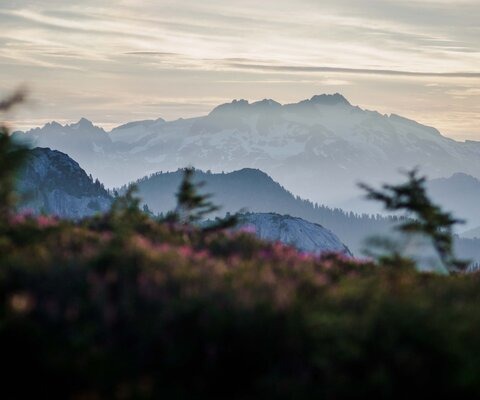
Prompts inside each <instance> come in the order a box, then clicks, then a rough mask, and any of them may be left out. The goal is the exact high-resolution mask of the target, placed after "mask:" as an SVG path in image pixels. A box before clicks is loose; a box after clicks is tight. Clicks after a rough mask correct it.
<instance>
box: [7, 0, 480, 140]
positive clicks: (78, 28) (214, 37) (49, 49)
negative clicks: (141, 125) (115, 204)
mask: <svg viewBox="0 0 480 400" xmlns="http://www.w3.org/2000/svg"><path fill="white" fill-rule="evenodd" d="M479 21H480V0H422V1H418V0H415V1H414V0H402V1H399V0H398V1H397V0H395V1H394V0H362V1H359V0H321V1H319V0H262V1H258V0H255V1H253V0H242V1H240V2H238V1H227V0H203V1H198V0H181V1H179V0H175V1H170V0H117V1H113V0H95V1H94V0H82V1H73V0H70V1H65V0H34V1H33V0H8V1H1V2H0V26H1V27H2V29H1V30H0V95H3V96H4V95H6V94H7V93H9V92H10V91H12V90H14V89H15V88H16V87H18V86H20V85H24V86H26V87H27V88H28V90H29V93H30V101H29V102H28V104H26V105H25V106H24V107H22V108H20V109H17V110H15V111H14V112H13V113H12V114H10V115H9V116H8V118H9V120H10V122H11V124H12V125H13V127H14V128H16V129H27V128H31V127H35V126H40V125H43V124H44V123H46V122H48V121H51V120H56V121H58V122H60V123H70V122H75V121H77V120H78V119H80V117H86V118H88V119H90V120H92V121H93V122H94V123H95V124H97V125H100V126H103V127H104V128H105V129H111V128H112V127H114V126H117V125H120V124H122V123H125V122H128V121H133V120H143V119H155V118H159V117H162V118H164V119H167V120H172V119H177V118H180V117H184V118H186V117H191V116H198V115H204V114H206V113H208V112H209V111H210V110H211V109H212V108H213V107H214V106H216V105H218V104H221V103H225V102H229V101H231V100H233V99H240V98H243V99H247V100H250V101H255V100H261V99H264V98H272V99H275V100H277V101H279V102H281V103H292V102H297V101H299V100H302V99H305V98H310V97H312V96H313V95H315V94H321V93H335V92H339V93H342V94H343V95H344V96H345V97H346V98H347V99H348V100H349V101H350V102H351V103H352V104H355V105H359V106H360V107H362V108H365V109H370V110H377V111H379V112H381V113H386V114H390V113H395V114H399V115H402V116H405V117H408V118H412V119H415V120H417V121H418V122H421V123H424V124H427V125H431V126H434V127H436V128H437V129H439V130H440V131H441V132H442V133H443V134H444V135H446V136H449V137H452V138H454V139H457V140H465V139H473V140H480V23H479Z"/></svg>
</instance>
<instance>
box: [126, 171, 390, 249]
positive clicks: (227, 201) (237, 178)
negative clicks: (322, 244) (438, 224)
mask: <svg viewBox="0 0 480 400" xmlns="http://www.w3.org/2000/svg"><path fill="white" fill-rule="evenodd" d="M182 176H183V171H182V170H178V171H176V172H166V173H156V174H153V175H151V176H149V177H145V178H143V179H140V180H139V181H137V182H135V184H136V186H137V187H138V189H139V197H140V198H141V199H142V201H143V202H144V203H146V204H147V205H148V207H149V208H150V209H151V210H152V211H153V212H154V213H166V212H168V211H171V210H172V209H174V207H175V204H176V199H175V193H176V192H177V190H178V186H179V185H180V182H181V179H182ZM194 181H196V182H197V183H199V182H204V183H205V186H204V187H203V188H201V192H203V193H205V194H206V193H211V194H212V195H213V201H214V202H215V203H216V204H219V205H221V206H222V209H221V211H220V212H218V213H217V215H219V216H220V215H224V214H225V213H226V212H230V213H236V212H239V211H248V212H254V213H270V212H273V213H278V214H281V215H291V216H294V217H299V218H302V219H304V220H307V221H310V222H313V223H318V224H320V225H322V226H324V227H326V228H327V229H329V230H331V231H332V232H334V233H335V234H336V235H338V237H339V238H340V239H341V240H342V241H343V242H344V243H345V244H346V245H347V246H348V248H349V249H350V250H351V251H352V252H353V253H354V254H356V255H359V254H360V253H361V249H362V244H363V240H364V239H365V238H366V237H367V236H370V235H373V234H381V233H385V232H387V231H388V230H389V228H390V226H391V224H392V222H393V219H388V218H384V217H380V216H370V215H356V214H354V213H347V212H345V211H343V210H340V209H331V208H329V207H325V206H322V205H318V204H315V203H312V202H310V201H308V200H303V199H300V198H299V197H295V196H294V195H293V194H292V193H290V192H289V191H287V190H286V189H285V188H283V187H282V186H281V185H280V184H278V183H277V182H275V181H274V180H273V179H272V178H270V177H269V176H268V175H267V174H265V173H264V172H262V171H259V170H256V169H249V168H245V169H242V170H239V171H234V172H231V173H220V174H215V173H208V172H203V171H198V170H197V171H196V173H195V177H194ZM125 189H126V187H123V188H122V189H121V190H120V192H122V191H124V190H125Z"/></svg>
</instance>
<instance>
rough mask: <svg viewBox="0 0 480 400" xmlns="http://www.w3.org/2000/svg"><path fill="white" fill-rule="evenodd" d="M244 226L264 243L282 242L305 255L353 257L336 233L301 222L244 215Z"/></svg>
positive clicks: (300, 220)
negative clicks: (323, 254)
mask: <svg viewBox="0 0 480 400" xmlns="http://www.w3.org/2000/svg"><path fill="white" fill-rule="evenodd" d="M240 226H241V227H243V228H247V229H251V230H252V232H254V233H255V235H257V236H258V237H259V238H261V239H264V240H268V241H272V242H281V243H284V244H287V245H290V246H293V247H295V248H296V249H297V250H299V251H301V252H304V253H312V254H321V253H326V252H335V253H342V254H345V255H348V256H351V255H352V254H351V253H350V250H349V249H348V248H347V246H345V245H344V244H343V243H342V242H341V241H340V239H339V238H338V237H337V236H336V235H335V234H334V233H333V232H331V231H329V230H328V229H326V228H324V227H323V226H321V225H319V224H314V223H311V222H308V221H305V220H303V219H301V218H296V217H291V216H289V215H280V214H275V213H258V214H244V215H242V216H241V218H240Z"/></svg>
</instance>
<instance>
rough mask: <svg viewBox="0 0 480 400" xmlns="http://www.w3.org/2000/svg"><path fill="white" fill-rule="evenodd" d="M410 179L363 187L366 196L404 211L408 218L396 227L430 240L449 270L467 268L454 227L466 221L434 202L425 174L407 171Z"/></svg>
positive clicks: (388, 207)
mask: <svg viewBox="0 0 480 400" xmlns="http://www.w3.org/2000/svg"><path fill="white" fill-rule="evenodd" d="M406 176H407V179H408V180H407V182H406V183H404V184H400V185H383V186H382V189H381V190H376V189H373V188H372V187H371V186H368V185H366V184H360V187H361V188H362V189H364V190H365V191H366V192H367V198H368V199H371V200H377V201H380V202H382V203H383V205H384V207H385V209H386V210H388V211H394V212H395V211H405V212H406V213H407V216H408V217H411V218H405V219H404V220H403V222H402V223H400V224H399V225H398V226H397V229H398V230H399V231H401V232H403V233H405V234H410V235H412V234H421V235H424V236H426V237H428V238H430V239H431V241H432V244H433V247H434V248H435V250H436V252H437V254H438V256H439V257H440V260H441V261H442V263H443V265H444V267H445V268H446V269H447V270H448V271H450V272H454V271H458V270H462V269H465V267H466V266H467V263H466V262H465V261H462V260H458V259H456V258H455V255H454V251H453V231H452V228H453V226H454V225H455V224H457V223H462V222H463V221H461V220H458V219H455V218H454V217H453V216H452V215H451V214H450V213H449V212H445V211H443V210H442V209H441V207H440V206H438V205H436V204H434V203H432V201H431V200H430V198H429V197H428V195H427V192H426V189H425V182H426V177H424V176H418V170H417V169H413V170H411V171H408V172H407V173H406Z"/></svg>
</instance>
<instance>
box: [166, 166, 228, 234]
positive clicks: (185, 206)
mask: <svg viewBox="0 0 480 400" xmlns="http://www.w3.org/2000/svg"><path fill="white" fill-rule="evenodd" d="M194 173H195V170H194V169H193V168H185V170H184V173H183V179H182V182H181V183H180V187H179V189H178V192H177V207H176V209H175V211H174V212H173V213H170V214H169V215H168V216H167V220H169V221H175V222H180V223H182V224H184V225H192V224H196V223H199V222H202V221H204V220H205V218H206V217H207V216H208V215H210V214H211V213H213V212H215V211H218V210H220V207H219V206H216V205H215V204H213V203H212V202H211V201H210V200H209V199H210V198H211V197H212V195H210V194H201V193H200V192H199V189H200V188H201V187H202V186H203V185H204V182H199V183H194V182H193V176H194ZM236 223H237V216H236V214H235V215H227V216H226V217H225V218H216V219H215V221H214V222H210V223H209V224H208V225H207V226H205V227H204V228H203V230H204V231H215V230H222V229H226V228H231V227H233V226H235V225H236Z"/></svg>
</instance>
